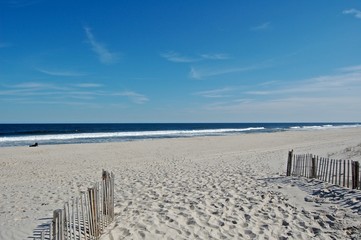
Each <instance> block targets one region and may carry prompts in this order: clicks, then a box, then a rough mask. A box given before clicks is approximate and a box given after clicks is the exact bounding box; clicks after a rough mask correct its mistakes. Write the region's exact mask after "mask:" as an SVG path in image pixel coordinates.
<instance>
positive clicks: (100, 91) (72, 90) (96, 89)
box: [0, 82, 149, 104]
mask: <svg viewBox="0 0 361 240" xmlns="http://www.w3.org/2000/svg"><path fill="white" fill-rule="evenodd" d="M4 97H7V99H9V97H12V98H19V97H21V98H25V97H26V99H27V100H28V101H47V102H56V101H58V100H59V99H66V100H68V99H81V100H94V101H93V102H94V103H96V102H97V100H102V101H109V102H112V101H114V99H112V98H116V97H127V98H128V99H129V100H130V101H131V102H133V103H136V104H144V103H146V102H148V101H149V99H148V98H147V97H146V96H145V95H142V94H140V93H137V92H134V91H123V92H117V91H114V90H113V91H110V90H107V89H106V88H105V86H104V85H101V84H97V83H79V84H65V85H64V84H63V85H61V84H48V83H41V82H23V83H18V84H13V85H0V100H2V99H4Z"/></svg>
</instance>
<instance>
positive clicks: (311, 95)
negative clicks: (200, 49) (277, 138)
mask: <svg viewBox="0 0 361 240" xmlns="http://www.w3.org/2000/svg"><path fill="white" fill-rule="evenodd" d="M343 70H345V71H344V72H341V73H340V71H336V73H335V74H330V75H323V76H319V77H314V78H309V79H304V80H301V81H287V82H283V84H280V83H279V82H277V85H273V86H265V87H266V88H263V87H262V88H259V86H256V87H255V90H254V91H245V92H238V93H239V94H238V95H236V94H233V95H234V97H232V98H223V99H222V101H215V102H209V103H208V104H206V105H205V106H204V110H206V111H209V112H211V113H215V112H217V113H218V114H220V115H222V114H223V115H224V116H227V117H228V118H235V117H236V118H241V119H242V121H260V119H265V118H266V120H265V121H356V120H357V119H360V118H361V114H360V113H361V105H360V104H359V103H360V102H361V95H360V92H361V71H360V69H359V67H357V66H350V67H346V68H343ZM346 70H347V71H346ZM352 70H353V71H352ZM220 90H221V89H220ZM211 93H212V92H211ZM236 96H237V98H236Z"/></svg>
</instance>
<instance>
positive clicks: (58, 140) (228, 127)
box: [0, 123, 361, 147]
mask: <svg viewBox="0 0 361 240" xmlns="http://www.w3.org/2000/svg"><path fill="white" fill-rule="evenodd" d="M347 127H361V123H142V124H139V123H134V124H132V123H129V124H111V123H106V124H103V123H99V124H0V147H4V146H25V145H30V144H33V143H35V142H37V143H38V144H39V145H41V144H71V143H96V142H121V141H135V140H144V139H155V138H177V137H195V136H219V135H234V134H252V133H259V132H277V131H307V130H322V129H333V128H347Z"/></svg>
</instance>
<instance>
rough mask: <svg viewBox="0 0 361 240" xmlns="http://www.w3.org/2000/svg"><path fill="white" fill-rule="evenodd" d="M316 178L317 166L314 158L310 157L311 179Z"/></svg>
mask: <svg viewBox="0 0 361 240" xmlns="http://www.w3.org/2000/svg"><path fill="white" fill-rule="evenodd" d="M316 177H317V165H316V156H312V171H311V178H316Z"/></svg>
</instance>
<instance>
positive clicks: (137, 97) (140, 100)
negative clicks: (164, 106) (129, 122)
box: [116, 91, 149, 104]
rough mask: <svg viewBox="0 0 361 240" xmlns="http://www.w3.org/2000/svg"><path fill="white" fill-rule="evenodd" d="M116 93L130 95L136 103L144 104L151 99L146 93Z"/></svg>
mask: <svg viewBox="0 0 361 240" xmlns="http://www.w3.org/2000/svg"><path fill="white" fill-rule="evenodd" d="M116 95H119V96H125V97H128V98H129V99H130V100H131V101H132V102H134V103H136V104H144V103H146V102H148V101H149V99H148V98H147V97H146V96H145V95H143V94H140V93H136V92H133V91H125V92H121V93H116Z"/></svg>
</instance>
